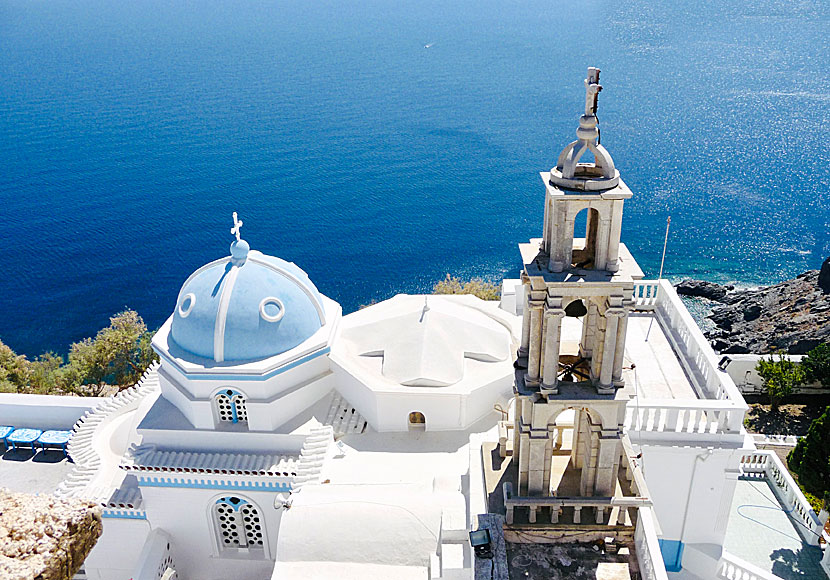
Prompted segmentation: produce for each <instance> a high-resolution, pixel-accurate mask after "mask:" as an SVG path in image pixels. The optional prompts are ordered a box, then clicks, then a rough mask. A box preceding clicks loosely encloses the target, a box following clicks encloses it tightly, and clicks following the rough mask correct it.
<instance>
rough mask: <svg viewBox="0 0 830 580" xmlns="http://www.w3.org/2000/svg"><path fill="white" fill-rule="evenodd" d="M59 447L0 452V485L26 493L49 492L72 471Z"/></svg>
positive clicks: (69, 462)
mask: <svg viewBox="0 0 830 580" xmlns="http://www.w3.org/2000/svg"><path fill="white" fill-rule="evenodd" d="M72 467H73V463H72V460H70V459H67V458H66V457H64V455H63V452H62V451H60V450H55V449H49V450H47V451H41V450H38V452H37V453H34V454H33V453H32V451H31V450H29V449H11V450H8V451H6V452H5V453H3V454H2V455H0V487H5V488H8V489H10V490H12V491H19V492H26V493H52V492H54V491H55V489H56V488H57V487H58V485H59V484H60V483H61V481H63V479H64V478H65V477H66V476H67V475H68V474H69V472H70V471H71V470H72Z"/></svg>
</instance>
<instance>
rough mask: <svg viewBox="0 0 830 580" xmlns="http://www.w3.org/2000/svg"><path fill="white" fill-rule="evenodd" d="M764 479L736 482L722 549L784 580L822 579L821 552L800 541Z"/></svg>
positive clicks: (791, 520)
mask: <svg viewBox="0 0 830 580" xmlns="http://www.w3.org/2000/svg"><path fill="white" fill-rule="evenodd" d="M798 525H799V524H798V523H797V522H795V521H794V520H793V519H792V518H790V517H789V516H788V515H787V511H785V509H784V508H783V507H782V506H781V504H780V503H779V502H778V499H777V498H776V497H775V494H774V493H773V490H772V488H771V487H770V484H769V482H768V481H767V480H765V479H740V480H739V481H738V485H737V487H736V489H735V496H734V497H733V499H732V507H731V511H730V513H729V523H728V524H727V528H726V539H725V540H724V546H723V547H724V550H726V551H727V552H729V553H730V554H734V555H735V556H737V557H738V558H741V559H742V560H745V561H746V562H749V563H750V564H753V565H755V566H757V567H759V568H761V569H763V570H767V571H768V572H771V573H772V574H775V575H776V576H778V577H779V578H783V579H784V580H803V579H805V578H822V577H823V575H824V572H823V571H822V569H821V565H820V561H821V550H820V549H819V548H818V547H815V546H809V545H807V544H806V543H804V542H803V541H802V538H801V536H800V535H799V532H798V530H797V529H796V526H798Z"/></svg>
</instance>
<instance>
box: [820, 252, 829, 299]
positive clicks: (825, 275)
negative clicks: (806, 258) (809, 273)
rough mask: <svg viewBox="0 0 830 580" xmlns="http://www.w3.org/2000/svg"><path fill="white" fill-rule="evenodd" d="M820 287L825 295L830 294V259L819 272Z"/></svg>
mask: <svg viewBox="0 0 830 580" xmlns="http://www.w3.org/2000/svg"><path fill="white" fill-rule="evenodd" d="M818 287H819V288H821V291H822V292H824V293H825V294H830V258H827V259H826V260H824V263H823V264H822V265H821V270H819V272H818Z"/></svg>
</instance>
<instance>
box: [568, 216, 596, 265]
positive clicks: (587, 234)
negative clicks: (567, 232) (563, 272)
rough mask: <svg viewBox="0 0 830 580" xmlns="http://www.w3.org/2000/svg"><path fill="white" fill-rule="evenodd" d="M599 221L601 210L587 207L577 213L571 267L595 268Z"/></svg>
mask: <svg viewBox="0 0 830 580" xmlns="http://www.w3.org/2000/svg"><path fill="white" fill-rule="evenodd" d="M599 221H600V219H599V211H598V210H596V209H594V208H585V209H582V210H580V211H579V213H578V214H576V219H575V220H574V236H573V252H572V254H571V268H577V269H582V270H593V269H594V264H595V258H596V251H597V232H598V231H599Z"/></svg>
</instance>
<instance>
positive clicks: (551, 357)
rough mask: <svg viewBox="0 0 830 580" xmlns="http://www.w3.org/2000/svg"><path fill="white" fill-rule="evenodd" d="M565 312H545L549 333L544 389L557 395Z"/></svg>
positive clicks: (557, 310)
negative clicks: (557, 377) (557, 376)
mask: <svg viewBox="0 0 830 580" xmlns="http://www.w3.org/2000/svg"><path fill="white" fill-rule="evenodd" d="M564 317H565V311H564V310H563V309H561V308H549V309H547V310H545V320H546V326H547V332H546V336H545V359H544V361H545V362H544V367H543V368H544V376H543V377H542V389H543V390H546V391H549V392H550V393H551V394H556V392H557V389H556V383H557V380H556V375H557V374H558V373H559V347H560V341H561V337H562V319H563V318H564Z"/></svg>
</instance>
